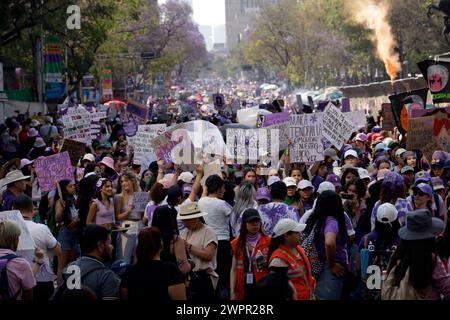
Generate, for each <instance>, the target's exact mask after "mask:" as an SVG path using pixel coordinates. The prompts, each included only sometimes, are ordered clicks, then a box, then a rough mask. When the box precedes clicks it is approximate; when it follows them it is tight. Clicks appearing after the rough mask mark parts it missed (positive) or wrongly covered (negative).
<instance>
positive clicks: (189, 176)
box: [178, 171, 194, 183]
mask: <svg viewBox="0 0 450 320" xmlns="http://www.w3.org/2000/svg"><path fill="white" fill-rule="evenodd" d="M192 179H194V175H193V174H192V173H190V172H188V171H185V172H182V173H181V174H180V176H179V177H178V181H180V180H181V181H183V182H185V183H191V182H192Z"/></svg>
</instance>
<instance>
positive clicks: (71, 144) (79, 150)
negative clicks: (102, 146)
mask: <svg viewBox="0 0 450 320" xmlns="http://www.w3.org/2000/svg"><path fill="white" fill-rule="evenodd" d="M64 151H67V152H68V153H69V157H70V162H71V163H72V166H74V167H76V166H77V165H78V160H80V158H81V157H83V156H84V155H85V154H86V144H85V143H83V142H78V141H75V140H69V139H66V140H64V143H63V145H62V148H61V151H60V152H64Z"/></svg>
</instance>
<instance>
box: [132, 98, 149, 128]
mask: <svg viewBox="0 0 450 320" xmlns="http://www.w3.org/2000/svg"><path fill="white" fill-rule="evenodd" d="M148 111H149V108H148V107H147V106H144V105H143V104H140V103H137V102H134V101H131V102H128V104H127V112H128V113H130V114H132V115H134V116H135V117H136V118H137V120H138V122H142V124H144V123H145V122H147V118H148Z"/></svg>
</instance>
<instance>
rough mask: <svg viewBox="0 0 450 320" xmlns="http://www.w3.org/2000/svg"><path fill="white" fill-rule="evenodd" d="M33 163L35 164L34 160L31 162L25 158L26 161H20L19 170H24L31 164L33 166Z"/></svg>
mask: <svg viewBox="0 0 450 320" xmlns="http://www.w3.org/2000/svg"><path fill="white" fill-rule="evenodd" d="M33 162H34V160H33V161H30V160H29V159H27V158H24V159H22V160H20V168H19V169H22V168H23V167H25V166H27V165H29V164H32V163H33Z"/></svg>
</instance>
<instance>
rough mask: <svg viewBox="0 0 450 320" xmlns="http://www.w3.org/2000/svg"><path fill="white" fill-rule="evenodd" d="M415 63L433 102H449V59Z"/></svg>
mask: <svg viewBox="0 0 450 320" xmlns="http://www.w3.org/2000/svg"><path fill="white" fill-rule="evenodd" d="M417 65H418V66H419V69H420V71H421V72H422V74H423V77H424V78H425V80H426V81H427V84H428V88H429V89H430V92H431V98H432V99H433V103H442V102H450V82H449V74H450V59H448V58H442V59H439V60H438V61H436V60H424V61H421V62H419V63H418V64H417Z"/></svg>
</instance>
